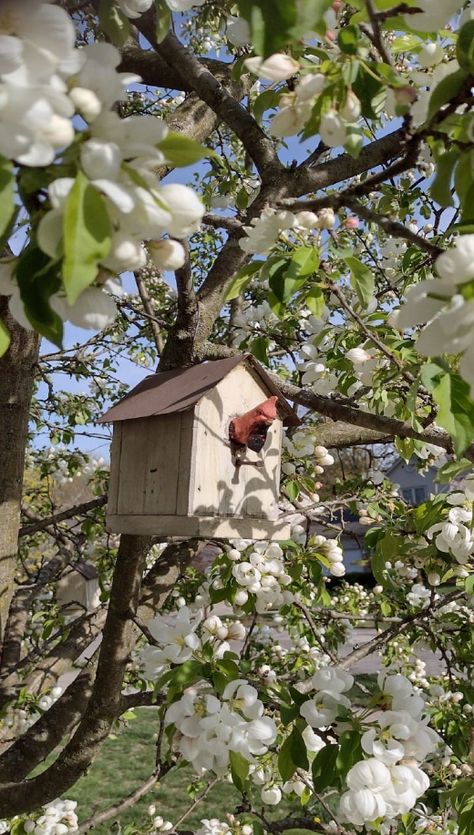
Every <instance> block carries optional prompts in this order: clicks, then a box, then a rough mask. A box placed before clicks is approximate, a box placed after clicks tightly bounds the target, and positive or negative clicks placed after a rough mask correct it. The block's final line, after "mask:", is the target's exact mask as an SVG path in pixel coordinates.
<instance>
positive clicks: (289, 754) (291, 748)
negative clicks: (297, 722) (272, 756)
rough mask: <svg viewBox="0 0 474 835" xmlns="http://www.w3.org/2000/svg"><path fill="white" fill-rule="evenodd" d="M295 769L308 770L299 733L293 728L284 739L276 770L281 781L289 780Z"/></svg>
mask: <svg viewBox="0 0 474 835" xmlns="http://www.w3.org/2000/svg"><path fill="white" fill-rule="evenodd" d="M297 768H302V769H304V770H305V771H306V770H307V769H308V768H309V763H308V754H307V752H306V745H305V743H304V740H303V737H302V735H301V731H299V730H298V728H297V727H294V728H293V730H292V732H291V733H290V735H289V736H288V737H287V738H286V739H285V741H284V743H283V745H282V746H281V749H280V753H279V755H278V770H279V772H280V774H281V777H282V780H289V779H290V777H292V776H293V774H294V773H295V771H296V769H297Z"/></svg>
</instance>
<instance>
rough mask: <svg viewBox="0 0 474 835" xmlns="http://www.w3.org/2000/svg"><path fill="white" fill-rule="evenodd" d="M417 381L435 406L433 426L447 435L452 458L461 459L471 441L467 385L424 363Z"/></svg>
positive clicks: (472, 412)
mask: <svg viewBox="0 0 474 835" xmlns="http://www.w3.org/2000/svg"><path fill="white" fill-rule="evenodd" d="M421 379H422V382H423V385H424V386H425V387H426V388H427V389H428V391H430V392H431V394H432V395H433V400H434V401H435V403H436V404H437V406H438V414H437V417H436V422H437V424H438V425H439V426H441V427H442V428H443V429H446V431H447V432H448V433H449V434H450V435H451V437H452V439H453V444H454V449H455V452H456V455H462V453H463V452H464V450H465V449H467V447H468V446H469V444H470V443H471V441H472V440H473V439H474V401H472V400H471V397H470V393H469V386H468V384H467V383H466V381H465V380H463V379H462V377H460V376H459V374H450V373H448V372H447V371H445V370H444V368H442V367H441V366H440V365H438V364H437V363H435V362H431V363H425V365H424V366H423V368H422V369H421Z"/></svg>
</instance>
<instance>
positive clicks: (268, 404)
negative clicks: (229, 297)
mask: <svg viewBox="0 0 474 835" xmlns="http://www.w3.org/2000/svg"><path fill="white" fill-rule="evenodd" d="M100 422H103V423H106V422H112V423H113V424H114V433H113V441H112V451H111V464H110V486H109V499H108V507H107V528H108V530H110V531H113V532H116V533H136V534H148V535H157V536H182V537H190V536H212V537H215V538H228V537H230V538H232V537H235V538H244V539H247V538H248V539H269V540H270V539H287V538H288V537H289V533H290V526H289V525H288V523H287V522H286V521H285V520H279V519H278V513H279V512H278V496H279V488H280V460H281V442H282V433H283V428H282V427H283V423H287V424H293V425H297V424H299V419H298V417H297V416H296V414H295V412H294V411H293V409H292V408H291V406H290V405H289V403H288V402H287V401H286V400H285V398H284V397H283V396H282V395H281V393H280V391H279V390H278V387H277V386H275V384H274V383H273V380H272V379H271V378H270V377H269V376H268V374H266V372H265V371H264V369H263V368H262V367H261V366H260V365H259V363H258V362H257V361H256V360H255V359H254V358H253V357H251V356H248V355H246V356H242V355H241V356H237V357H231V358H229V359H224V360H216V361H213V362H206V363H201V364H200V365H195V366H193V367H192V368H187V369H178V370H176V371H164V372H159V373H157V374H152V375H151V376H150V377H147V378H146V379H145V380H143V382H142V383H140V384H139V385H138V386H136V388H134V389H133V390H132V391H131V392H130V393H129V394H128V395H127V396H126V397H124V398H123V400H121V401H120V402H119V403H117V405H116V406H114V407H113V408H112V409H110V410H109V411H108V412H107V413H106V414H105V415H104V416H103V417H101V418H100Z"/></svg>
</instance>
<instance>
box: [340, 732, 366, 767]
mask: <svg viewBox="0 0 474 835" xmlns="http://www.w3.org/2000/svg"><path fill="white" fill-rule="evenodd" d="M360 740H361V735H360V733H359V731H343V732H342V733H341V734H340V735H339V742H340V744H341V747H340V750H339V753H338V755H337V759H336V768H337V770H338V772H339V774H340V775H341V777H342V778H344V777H345V776H346V774H347V772H348V771H349V769H350V768H352V766H353V765H354V763H356V762H358V761H359V760H361V759H362V747H361V744H360Z"/></svg>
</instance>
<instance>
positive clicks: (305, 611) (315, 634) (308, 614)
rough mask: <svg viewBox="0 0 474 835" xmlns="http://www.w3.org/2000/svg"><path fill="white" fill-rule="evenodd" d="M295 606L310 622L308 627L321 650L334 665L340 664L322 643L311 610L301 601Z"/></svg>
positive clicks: (295, 602)
mask: <svg viewBox="0 0 474 835" xmlns="http://www.w3.org/2000/svg"><path fill="white" fill-rule="evenodd" d="M293 605H294V606H296V608H297V609H299V610H300V611H301V612H303V614H304V616H305V618H306V620H307V621H308V626H309V628H310V629H311V632H312V635H313V638H314V640H315V641H316V643H317V645H318V646H319V648H320V649H321V650H322V651H323V652H324V653H325V654H326V655H329V658H330V659H331V661H332V663H333V664H338V663H339V659H338V658H337V657H336V656H335V655H334V654H333V653H332V652H331V650H330V649H328V648H327V647H326V645H325V644H324V641H322V640H321V638H320V637H319V635H318V630H317V628H316V624H315V623H314V621H313V618H312V617H311V612H310V611H309V609H307V608H306V606H305V605H304V603H301V601H299V600H298V601H296V600H295V601H293Z"/></svg>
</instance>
